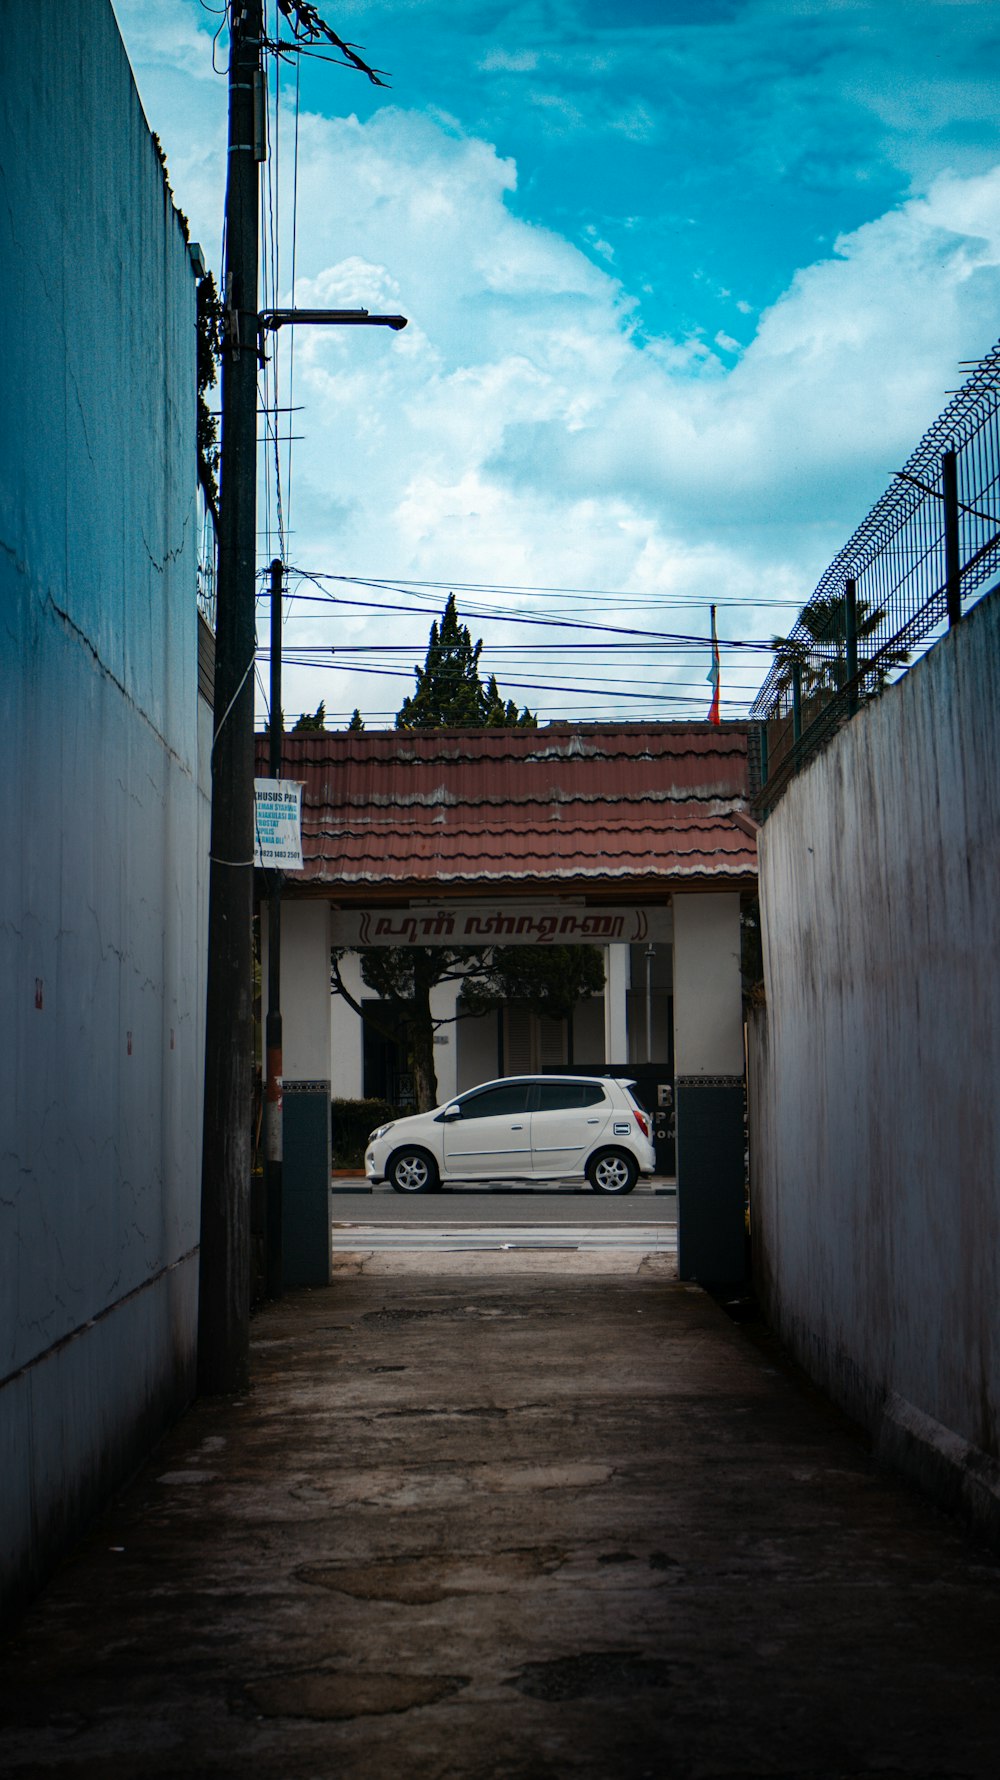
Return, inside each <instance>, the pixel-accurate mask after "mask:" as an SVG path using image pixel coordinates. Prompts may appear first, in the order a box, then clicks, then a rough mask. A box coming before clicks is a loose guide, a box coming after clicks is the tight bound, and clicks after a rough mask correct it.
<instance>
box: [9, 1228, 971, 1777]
mask: <svg viewBox="0 0 1000 1780" xmlns="http://www.w3.org/2000/svg"><path fill="white" fill-rule="evenodd" d="M452 1265H454V1263H452ZM253 1334H254V1361H253V1385H252V1388H251V1390H250V1391H249V1393H248V1394H247V1395H246V1397H245V1398H243V1399H239V1400H234V1401H224V1402H208V1401H203V1402H200V1403H198V1404H196V1405H195V1406H194V1408H193V1409H192V1410H191V1411H190V1413H189V1414H188V1415H187V1416H186V1417H185V1418H184V1420H183V1421H182V1422H181V1423H180V1424H179V1425H178V1426H177V1427H176V1428H175V1429H174V1430H173V1431H172V1432H171V1433H170V1434H169V1436H168V1437H167V1438H166V1439H165V1440H164V1441H163V1443H162V1444H161V1446H160V1447H159V1449H158V1450H157V1452H156V1453H155V1454H154V1456H153V1458H152V1460H151V1462H150V1463H149V1464H148V1465H147V1466H146V1467H145V1468H144V1469H143V1471H142V1472H141V1473H140V1475H139V1476H138V1477H137V1478H136V1479H135V1480H134V1481H133V1482H132V1483H131V1485H130V1486H129V1487H128V1488H127V1489H126V1490H125V1491H124V1492H123V1493H122V1495H121V1497H120V1498H119V1499H118V1501H117V1502H116V1503H115V1504H114V1505H113V1506H112V1508H111V1509H110V1510H109V1512H108V1513H107V1514H106V1516H105V1517H104V1518H103V1519H102V1521H101V1522H100V1524H99V1525H98V1526H97V1527H96V1528H95V1529H94V1530H93V1532H92V1533H91V1535H90V1536H89V1537H88V1538H87V1539H86V1540H85V1541H84V1542H83V1544H82V1545H81V1546H80V1547H79V1549H78V1550H77V1551H76V1553H75V1555H74V1556H73V1557H72V1559H71V1560H70V1561H69V1562H68V1563H66V1564H65V1565H64V1566H63V1567H62V1568H61V1570H60V1571H59V1572H58V1573H57V1575H56V1576H55V1577H54V1579H53V1580H52V1582H51V1583H50V1585H49V1587H48V1588H47V1589H46V1591H45V1592H44V1594H43V1595H42V1596H41V1597H40V1598H39V1600H38V1601H37V1602H36V1603H35V1605H34V1606H33V1608H31V1609H30V1610H29V1612H28V1614H27V1615H26V1616H25V1618H24V1620H23V1621H22V1622H21V1624H20V1626H19V1627H18V1629H17V1630H16V1632H15V1634H14V1636H13V1637H12V1638H11V1639H10V1640H9V1641H8V1643H7V1644H6V1645H5V1646H4V1650H3V1664H2V1682H0V1723H2V1726H3V1729H2V1731H0V1770H2V1772H3V1773H4V1775H5V1776H6V1777H7V1780H24V1777H26V1776H35V1775H47V1776H59V1777H63V1776H66V1777H69V1776H73V1777H83V1776H87V1777H91V1776H92V1777H94V1780H98V1777H100V1780H126V1777H127V1780H141V1777H145V1776H151V1777H152V1776H161V1777H162V1776H173V1777H176V1780H181V1777H182V1776H183V1777H184V1780H202V1777H205V1780H207V1777H208V1776H213V1777H215V1776H237V1775H239V1776H241V1777H242V1776H247V1777H248V1780H249V1777H252V1780H306V1777H309V1780H327V1777H330V1780H382V1777H383V1776H385V1777H386V1780H388V1777H390V1776H397V1775H398V1776H406V1777H407V1780H555V1777H559V1780H562V1777H563V1776H574V1777H575V1776H581V1777H586V1780H597V1777H600V1780H632V1777H633V1776H650V1777H651V1780H664V1777H665V1780H672V1777H674V1776H677V1777H683V1780H750V1777H751V1776H752V1777H754V1780H764V1777H767V1780H859V1777H860V1776H866V1777H869V1776H871V1777H874V1776H878V1777H879V1780H902V1777H904V1776H905V1780H970V1777H975V1780H987V1776H988V1777H989V1780H995V1777H996V1775H997V1774H998V1773H1000V1661H998V1658H1000V1561H998V1559H997V1557H996V1556H995V1555H993V1554H991V1553H990V1552H989V1551H988V1550H987V1549H985V1548H984V1547H982V1546H980V1545H978V1544H977V1543H976V1542H975V1541H974V1540H973V1539H971V1538H970V1537H967V1536H966V1534H965V1533H964V1532H963V1531H962V1529H961V1528H960V1527H959V1525H958V1524H957V1523H955V1522H953V1521H951V1520H949V1519H948V1518H947V1517H945V1516H943V1515H941V1514H939V1513H938V1512H937V1511H936V1510H935V1509H933V1508H932V1507H930V1506H929V1505H928V1504H926V1503H925V1502H924V1501H922V1500H921V1499H920V1498H919V1497H917V1496H915V1495H913V1494H911V1493H909V1491H908V1490H907V1489H906V1488H904V1487H903V1486H901V1485H899V1484H897V1483H896V1482H894V1481H893V1480H892V1479H891V1478H889V1477H887V1476H885V1475H883V1474H881V1473H880V1472H878V1471H877V1470H876V1469H875V1467H874V1465H873V1463H872V1461H871V1459H870V1458H869V1455H868V1452H867V1449H866V1446H865V1444H864V1442H863V1440H862V1439H861V1438H860V1436H859V1435H858V1434H857V1432H856V1431H855V1430H853V1429H852V1428H851V1427H850V1426H849V1425H848V1424H846V1423H845V1422H844V1421H843V1420H842V1419H841V1418H840V1417H839V1416H838V1415H837V1414H836V1413H835V1412H834V1411H833V1410H832V1409H831V1408H830V1407H829V1406H828V1405H827V1404H825V1403H824V1401H823V1400H822V1399H821V1398H819V1397H818V1396H817V1395H816V1394H815V1393H813V1392H811V1391H809V1390H808V1389H807V1388H806V1387H804V1385H803V1384H802V1382H801V1381H800V1380H799V1379H798V1378H797V1377H796V1375H795V1374H794V1373H793V1372H792V1371H791V1369H790V1368H788V1367H787V1366H786V1365H785V1364H784V1362H783V1360H782V1357H781V1355H780V1352H779V1351H778V1350H777V1349H776V1348H775V1347H774V1346H773V1344H772V1343H771V1342H770V1341H769V1339H768V1338H767V1336H766V1334H763V1333H755V1332H754V1331H753V1330H751V1329H748V1328H747V1327H744V1326H741V1325H739V1324H737V1323H735V1322H733V1321H731V1320H729V1319H728V1318H727V1316H726V1315H725V1314H724V1313H723V1311H722V1310H721V1309H720V1308H719V1306H718V1305H717V1304H716V1303H715V1302H714V1301H713V1300H712V1299H711V1298H710V1297H708V1296H706V1294H704V1293H703V1292H702V1291H700V1290H699V1289H698V1288H697V1287H694V1286H689V1285H685V1284H681V1283H678V1282H677V1281H676V1280H671V1279H669V1278H666V1277H664V1276H663V1275H662V1272H661V1271H658V1269H657V1263H656V1261H655V1260H654V1262H653V1263H652V1264H651V1267H650V1269H649V1270H648V1271H642V1272H640V1273H638V1274H637V1275H636V1276H634V1277H614V1278H603V1277H576V1276H573V1277H561V1276H560V1275H559V1274H558V1273H556V1272H552V1271H549V1272H547V1273H535V1274H526V1273H523V1272H521V1273H519V1272H516V1271H509V1272H505V1271H503V1270H502V1268H501V1266H500V1263H497V1269H496V1270H495V1271H494V1272H492V1273H489V1272H486V1273H476V1274H475V1275H474V1276H472V1277H464V1276H462V1275H461V1274H459V1273H455V1272H452V1273H449V1272H447V1271H442V1272H440V1273H439V1274H438V1275H436V1276H434V1277H425V1276H423V1275H421V1276H419V1277H406V1276H401V1277H392V1278H366V1277H363V1276H361V1277H348V1278H342V1279H338V1280H337V1282H336V1283H335V1285H333V1286H332V1287H331V1288H329V1289H328V1290H317V1291H312V1292H298V1293H294V1294H289V1295H288V1296H286V1297H285V1298H284V1299H283V1300H282V1301H280V1302H279V1303H277V1304H274V1305H272V1306H270V1307H268V1308H267V1309H265V1310H264V1311H263V1312H262V1313H261V1314H260V1315H259V1316H258V1317H256V1318H255V1321H254V1325H253Z"/></svg>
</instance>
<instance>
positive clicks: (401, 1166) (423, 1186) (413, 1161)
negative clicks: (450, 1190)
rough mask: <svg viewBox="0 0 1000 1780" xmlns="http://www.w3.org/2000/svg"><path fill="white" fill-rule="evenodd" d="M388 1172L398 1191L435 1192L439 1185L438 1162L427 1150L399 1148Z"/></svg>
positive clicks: (390, 1159)
mask: <svg viewBox="0 0 1000 1780" xmlns="http://www.w3.org/2000/svg"><path fill="white" fill-rule="evenodd" d="M386 1173H387V1175H388V1177H389V1180H390V1182H391V1184H392V1186H393V1187H394V1189H395V1191H396V1192H397V1193H433V1192H434V1190H435V1188H436V1187H437V1185H438V1179H439V1177H438V1171H437V1163H436V1162H435V1160H434V1157H433V1156H430V1155H428V1153H427V1151H426V1150H417V1149H413V1150H409V1149H408V1150H397V1151H396V1153H395V1155H394V1156H390V1157H389V1166H388V1168H387V1170H386Z"/></svg>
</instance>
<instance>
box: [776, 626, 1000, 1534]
mask: <svg viewBox="0 0 1000 1780" xmlns="http://www.w3.org/2000/svg"><path fill="white" fill-rule="evenodd" d="M998 763H1000V600H998V598H997V596H995V595H994V596H993V597H991V598H990V599H988V600H984V601H983V602H982V603H981V604H980V605H978V606H977V607H976V608H974V609H973V611H972V612H971V613H970V614H969V616H968V617H967V618H966V619H965V620H964V622H963V623H962V625H961V626H960V627H959V628H958V629H957V630H956V631H954V632H952V633H951V634H950V635H949V636H947V637H946V638H945V639H944V641H942V642H941V643H939V644H938V645H937V647H936V648H935V649H934V650H933V651H932V652H931V653H930V654H929V655H928V656H927V657H925V659H924V660H923V661H922V662H920V663H919V664H918V665H917V666H916V667H915V668H914V669H913V670H912V671H911V672H910V673H909V674H908V675H907V676H906V677H905V678H904V679H903V680H902V681H900V683H899V684H898V685H896V686H895V687H893V688H892V689H890V690H889V691H888V692H886V693H885V694H884V696H883V697H882V698H880V699H879V700H878V701H877V702H876V703H874V704H872V705H870V706H868V707H867V708H866V709H865V710H864V711H862V712H861V713H859V714H858V716H856V717H855V718H854V720H853V721H852V722H851V723H850V724H849V725H848V726H847V727H846V728H845V729H844V730H843V731H842V732H841V733H840V735H839V736H838V737H837V738H836V740H835V741H834V742H833V743H832V744H831V746H830V747H829V748H827V749H826V751H825V752H823V753H822V754H821V755H819V756H818V757H817V758H816V759H815V760H814V761H813V762H812V764H811V765H810V766H808V767H807V768H806V770H805V771H803V772H802V773H800V774H799V776H798V777H797V778H796V779H795V780H794V781H793V783H792V784H791V785H790V787H789V789H788V790H787V791H786V793H785V794H784V796H783V797H782V798H781V800H780V802H779V803H778V805H777V806H776V808H775V810H774V812H773V813H772V814H771V815H770V816H769V818H768V820H767V822H766V823H765V825H764V828H763V830H762V833H761V837H760V891H761V908H762V917H763V932H764V967H765V985H766V994H767V1012H766V1019H765V1020H762V1021H759V1022H757V1024H756V1027H755V1030H754V1033H753V1039H754V1043H753V1064H752V1153H753V1158H754V1162H753V1220H754V1232H755V1253H756V1256H757V1262H758V1266H759V1270H760V1280H761V1285H762V1288H763V1291H764V1294H765V1297H766V1300H767V1303H768V1305H769V1306H770V1309H771V1312H772V1315H773V1317H774V1320H775V1321H776V1324H777V1326H778V1328H779V1330H780V1332H781V1334H782V1335H783V1336H784V1338H785V1339H786V1340H787V1341H788V1342H789V1343H790V1344H791V1346H792V1348H793V1349H794V1351H795V1352H796V1354H797V1355H798V1357H799V1358H800V1360H801V1361H802V1362H803V1364H804V1365H805V1366H806V1367H807V1368H808V1370H809V1371H810V1372H811V1373H812V1374H813V1375H814V1376H815V1377H816V1378H817V1379H818V1380H819V1381H820V1382H821V1383H822V1384H823V1385H824V1387H825V1388H826V1389H827V1390H828V1391H830V1392H831V1394H832V1395H833V1396H834V1397H836V1398H838V1399H839V1400H840V1401H841V1402H842V1403H844V1404H845V1405H846V1406H847V1407H848V1408H849V1409H850V1410H851V1411H852V1412H853V1413H854V1414H856V1415H857V1416H859V1417H860V1418H862V1419H863V1420H864V1421H865V1422H866V1423H867V1424H868V1425H869V1426H870V1427H872V1428H873V1429H874V1430H875V1431H876V1432H877V1434H878V1436H879V1439H880V1441H881V1443H882V1445H883V1448H884V1449H885V1451H886V1453H887V1455H888V1456H891V1457H893V1458H895V1459H897V1460H899V1461H900V1462H905V1463H907V1464H908V1465H909V1466H910V1468H918V1469H919V1468H922V1470H923V1472H924V1473H925V1476H926V1478H927V1480H928V1481H933V1479H932V1478H931V1476H930V1473H932V1472H933V1473H935V1474H936V1475H937V1480H938V1484H939V1485H941V1486H942V1487H944V1488H945V1490H946V1493H947V1492H950V1494H951V1496H952V1497H953V1498H954V1499H959V1498H961V1499H964V1500H965V1502H966V1506H973V1505H974V1504H973V1497H977V1499H978V1508H979V1511H981V1512H980V1518H981V1519H982V1518H984V1517H985V1518H986V1519H989V1518H990V1517H991V1516H992V1517H993V1518H994V1520H996V1511H997V1509H998V1508H1000V1490H998V1484H1000V1470H998V1469H997V1467H996V1465H995V1463H994V1462H993V1461H996V1459H997V1458H998V1457H1000V1445H998V1435H1000V1426H998V1410H1000V1316H998V1311H997V1306H998V1304H1000V1094H998V1087H997V1084H998V1082H1000V969H998V958H1000V894H998V890H1000V765H998ZM949 1455H950V1457H949ZM974 1474H977V1475H978V1478H979V1483H978V1484H975V1482H974ZM949 1479H950V1481H948V1480H949ZM942 1480H944V1482H943V1483H942ZM984 1492H985V1493H984Z"/></svg>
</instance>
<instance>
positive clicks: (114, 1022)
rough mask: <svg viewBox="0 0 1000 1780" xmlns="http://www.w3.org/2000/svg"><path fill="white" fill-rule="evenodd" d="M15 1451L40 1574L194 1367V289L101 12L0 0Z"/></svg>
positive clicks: (197, 832) (3, 1169) (10, 1579)
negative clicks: (2, 69)
mask: <svg viewBox="0 0 1000 1780" xmlns="http://www.w3.org/2000/svg"><path fill="white" fill-rule="evenodd" d="M0 37H2V41H3V46H4V47H3V58H4V78H3V82H2V84H0V313H2V314H3V316H4V322H5V348H4V370H3V387H4V390H5V397H4V408H3V413H2V416H0V421H2V424H0V714H2V723H0V730H2V734H3V738H4V749H5V771H4V777H3V805H4V821H3V829H4V845H3V847H2V848H0V980H2V982H3V985H4V1044H3V1067H2V1069H0V1476H2V1477H3V1505H4V1506H3V1515H2V1517H0V1521H2V1538H3V1552H2V1560H0V1563H2V1580H3V1585H4V1591H5V1599H6V1600H7V1601H10V1602H14V1601H16V1600H17V1599H19V1598H21V1597H22V1596H23V1595H24V1593H25V1592H26V1591H27V1590H28V1589H30V1588H31V1587H32V1586H34V1584H35V1583H36V1582H37V1581H38V1580H39V1578H40V1577H41V1576H42V1575H43V1573H44V1571H45V1570H46V1568H47V1567H48V1565H49V1564H50V1563H51V1561H52V1560H53V1558H54V1556H55V1555H56V1554H57V1553H58V1552H59V1550H60V1549H61V1548H62V1547H64V1546H65V1544H66V1543H67V1542H68V1540H69V1539H71V1538H72V1537H73V1536H74V1534H75V1533H76V1532H77V1531H78V1530H79V1528H80V1526H81V1525H82V1523H83V1521H84V1520H85V1519H86V1517H87V1516H88V1514H89V1513H91V1512H92V1511H93V1509H94V1507H95V1506H96V1505H97V1504H98V1502H99V1501H100V1500H101V1498H102V1496H103V1495H104V1493H105V1492H106V1491H107V1490H108V1489H109V1488H110V1487H112V1486H113V1485H114V1483H115V1482H117V1481H118V1480H119V1479H120V1478H121V1476H122V1474H123V1473H124V1472H125V1471H126V1470H127V1468H129V1467H130V1466H131V1465H132V1464H133V1463H134V1462H135V1459H136V1458H137V1457H138V1455H139V1454H140V1452H141V1451H142V1450H143V1449H144V1448H145V1447H146V1446H147V1445H148V1443H149V1442H150V1440H151V1439H152V1438H153V1437H154V1436H155V1435H156V1433H157V1432H158V1431H159V1430H160V1428H161V1427H162V1426H163V1423H164V1421H165V1420H166V1418H167V1417H168V1416H169V1415H171V1414H172V1413H173V1412H174V1411H175V1410H176V1409H177V1408H178V1406H179V1405H180V1404H182V1403H183V1402H184V1401H185V1400H186V1399H187V1397H188V1396H189V1395H190V1393H191V1390H192V1385H193V1377H194V1374H193V1360H194V1344H195V1318H196V1294H197V1255H196V1245H197V1242H198V1195H199V1172H200V1130H201V1110H200V1109H201V1097H200V1079H201V1078H200V1062H201V1045H202V1028H201V1006H202V995H201V970H202V960H203V944H202V933H203V914H204V910H203V908H202V906H201V904H200V903H199V883H198V873H199V855H200V851H201V849H202V847H203V844H204V803H203V800H202V799H201V797H200V794H199V788H198V772H199V760H198V753H199V738H198V696H197V619H196V606H195V486H196V463H195V326H194V315H195V289H194V278H193V275H192V272H191V267H190V262H189V258H188V254H187V250H186V245H185V241H184V238H183V234H182V231H181V227H180V224H179V222H178V219H177V217H176V215H175V213H174V211H173V208H172V205H171V204H170V202H169V200H168V198H167V196H166V194H165V190H164V182H163V177H162V172H161V168H160V164H159V161H158V159H157V155H156V152H155V149H154V145H153V142H152V139H151V137H150V133H149V129H148V127H147V124H146V121H145V119H144V117H143V114H142V110H141V107H140V105H139V101H138V97H137V94H136V92H135V88H134V86H133V82H132V78H131V73H130V70H129V67H128V63H127V61H126V58H125V53H124V49H123V47H122V44H121V40H120V37H119V34H118V30H117V26H116V24H115V21H114V16H113V14H112V11H111V7H110V5H108V4H105V3H104V0H92V3H91V4H88V5H86V6H79V7H76V6H65V5H60V4H57V3H56V0H31V3H30V4H29V3H28V0H0Z"/></svg>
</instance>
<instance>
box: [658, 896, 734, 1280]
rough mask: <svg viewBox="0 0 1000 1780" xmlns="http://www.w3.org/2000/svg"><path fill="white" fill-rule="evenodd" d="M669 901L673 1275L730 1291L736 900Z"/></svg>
mask: <svg viewBox="0 0 1000 1780" xmlns="http://www.w3.org/2000/svg"><path fill="white" fill-rule="evenodd" d="M673 901H674V1069H675V1072H676V1080H675V1089H674V1101H675V1106H676V1111H677V1225H678V1230H677V1246H678V1269H679V1272H680V1277H681V1278H682V1279H697V1280H702V1281H706V1282H708V1283H712V1284H715V1283H718V1284H734V1283H736V1282H738V1281H740V1280H742V1279H743V1277H744V1275H745V1271H746V1220H745V1206H744V1142H745V1139H744V1118H743V1002H742V986H741V979H740V899H739V895H738V894H737V893H736V892H733V891H718V892H712V891H704V892H694V891H691V892H688V891H685V892H683V893H679V894H675V896H674V899H673Z"/></svg>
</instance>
